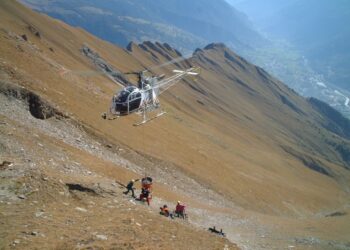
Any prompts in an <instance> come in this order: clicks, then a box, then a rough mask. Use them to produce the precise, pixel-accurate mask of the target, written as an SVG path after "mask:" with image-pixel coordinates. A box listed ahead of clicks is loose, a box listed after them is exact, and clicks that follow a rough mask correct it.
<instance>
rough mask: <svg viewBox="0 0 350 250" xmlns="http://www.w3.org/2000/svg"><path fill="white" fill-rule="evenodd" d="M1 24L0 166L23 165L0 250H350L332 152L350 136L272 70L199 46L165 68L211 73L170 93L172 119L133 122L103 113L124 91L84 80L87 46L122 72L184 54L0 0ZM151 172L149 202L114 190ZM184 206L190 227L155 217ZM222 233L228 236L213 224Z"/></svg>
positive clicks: (96, 79)
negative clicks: (110, 38) (122, 44)
mask: <svg viewBox="0 0 350 250" xmlns="http://www.w3.org/2000/svg"><path fill="white" fill-rule="evenodd" d="M0 20H1V22H0V44H1V46H0V86H1V88H0V90H1V94H0V101H1V102H0V104H1V111H0V117H1V124H0V131H1V139H0V150H1V151H0V152H1V158H0V161H5V160H6V161H9V162H12V163H13V165H12V166H6V167H5V166H4V167H2V168H1V169H0V176H1V191H0V194H1V196H0V198H1V203H0V209H1V213H0V216H1V223H2V226H1V229H0V236H1V237H0V238H1V239H3V240H2V241H1V242H0V248H5V249H7V248H12V247H14V246H16V247H18V248H22V249H28V248H40V247H44V248H57V249H62V248H83V249H84V248H85V249H88V248H101V249H103V248H107V249H109V248H114V249H155V248H156V249H166V248H169V249H174V248H180V249H224V248H225V247H226V248H229V249H234V248H236V246H235V245H234V244H233V243H230V242H229V241H228V240H230V241H231V242H235V243H238V245H239V246H240V247H241V248H246V249H263V248H265V249H281V248H287V247H288V246H292V245H293V246H298V247H301V248H303V247H305V248H306V247H311V248H319V249H327V247H328V248H329V246H332V247H334V248H339V249H346V248H347V247H349V242H348V236H349V233H350V227H349V225H350V223H348V222H349V215H348V214H349V203H348V200H349V193H348V192H349V187H348V183H349V180H350V175H349V171H348V170H347V168H348V167H349V162H346V160H344V158H343V157H342V156H341V154H340V153H339V152H338V151H337V150H336V147H334V145H338V144H341V143H343V144H344V145H349V142H348V141H347V140H346V139H343V138H341V137H339V136H338V135H336V134H333V133H331V132H330V131H328V130H326V129H325V128H323V127H322V125H321V121H324V119H325V118H324V117H323V116H322V115H321V114H320V113H318V112H317V111H316V110H314V109H313V107H312V106H311V105H310V104H309V103H308V102H307V101H306V100H305V99H303V98H302V97H300V96H298V95H297V94H296V93H294V92H293V91H292V90H290V89H288V88H287V87H286V86H285V85H283V84H282V83H281V82H279V81H278V80H277V79H274V78H273V77H271V76H270V75H269V74H268V73H266V72H265V71H264V70H263V69H261V68H258V67H256V66H254V65H252V64H250V63H249V62H247V61H246V60H244V59H243V58H241V57H239V56H238V55H236V54H234V53H233V52H232V51H230V50H229V49H227V48H226V47H225V46H224V45H222V44H211V45H208V46H207V47H206V48H204V49H198V50H197V51H196V52H195V53H194V54H193V57H192V58H190V59H188V60H186V61H183V62H181V63H177V64H176V65H168V66H167V67H164V68H158V69H155V70H154V71H155V72H154V73H158V74H161V73H164V74H167V75H169V74H171V70H172V69H173V68H174V67H179V68H187V67H190V66H191V65H196V66H200V67H201V69H202V71H201V75H200V76H199V77H198V78H197V79H191V78H188V79H185V80H184V81H182V82H181V83H179V84H178V85H177V86H176V87H173V88H172V89H171V91H168V92H167V93H165V94H164V95H163V96H162V97H161V102H162V105H163V107H164V108H165V110H167V112H168V114H167V115H166V116H165V117H161V118H159V119H157V120H156V121H152V122H150V123H148V124H146V125H145V126H141V127H137V128H135V127H133V126H132V123H133V122H135V121H136V120H138V119H139V117H137V116H136V115H132V116H130V117H124V118H122V119H117V120H114V121H106V120H103V119H101V118H100V115H101V113H102V112H104V111H105V110H106V109H107V107H108V106H109V102H110V97H111V95H112V94H113V93H114V92H115V91H116V90H117V89H119V88H120V87H119V86H118V85H116V84H115V83H114V82H113V81H111V80H110V79H109V78H108V77H106V76H104V75H103V74H76V73H75V72H77V71H78V72H86V71H94V70H96V68H95V66H94V64H93V63H92V62H91V61H90V60H89V59H88V58H87V57H86V56H84V55H83V53H82V52H81V49H82V47H83V46H88V47H89V48H91V49H92V50H94V51H96V52H97V53H98V54H99V56H100V57H101V58H103V59H104V60H105V61H106V62H108V63H109V64H110V65H113V67H114V68H115V69H117V70H118V71H120V72H127V71H135V70H141V69H144V68H145V67H151V66H153V65H159V64H161V63H164V62H166V61H169V59H171V58H174V57H178V56H179V54H178V52H177V51H176V50H174V49H172V48H170V47H169V46H167V45H163V44H159V43H154V44H153V43H149V42H145V43H143V44H141V45H136V44H130V45H129V46H128V50H124V49H121V48H118V47H115V46H113V45H112V44H109V43H107V42H104V41H102V40H99V39H97V38H96V37H93V36H92V35H90V34H88V33H87V32H85V31H83V30H81V29H77V28H72V27H70V26H68V25H66V24H64V23H62V22H59V21H57V20H53V19H51V18H49V17H47V16H45V15H41V14H38V13H34V12H32V11H30V10H28V9H27V8H25V7H23V6H21V5H20V4H18V3H16V2H14V1H3V2H1V3H0ZM131 80H133V79H131ZM33 114H35V117H36V118H35V117H33ZM37 118H41V119H37ZM343 144H342V145H343ZM0 163H1V162H0ZM344 166H345V167H344ZM346 167H347V168H346ZM145 174H150V175H152V176H153V177H154V178H155V180H156V183H155V193H154V197H155V198H154V202H153V205H152V206H151V207H149V208H148V207H144V206H142V205H140V204H137V203H134V202H133V201H130V200H129V199H128V198H127V197H123V195H122V193H121V189H119V187H118V185H117V184H116V183H115V180H117V181H118V182H123V183H125V182H127V180H129V179H130V178H133V177H140V176H142V175H145ZM67 183H74V184H79V185H82V186H84V187H86V188H87V189H86V190H93V192H80V191H77V190H69V187H68V186H67V185H66V184H67ZM178 199H180V200H182V201H185V202H186V203H187V204H188V205H189V208H190V209H189V213H190V220H189V221H187V222H183V221H179V220H176V221H169V220H166V218H162V217H159V216H158V215H157V212H158V208H159V206H160V205H162V204H163V203H169V204H172V203H173V202H174V201H176V200H178ZM334 214H335V215H340V216H331V215H334ZM213 225H217V226H218V227H222V228H223V229H224V231H226V232H227V236H228V240H227V239H224V238H220V237H216V236H215V235H211V234H209V233H207V232H206V231H205V230H203V229H205V228H207V227H209V226H213ZM54 229H56V230H54ZM330 231H331V232H330Z"/></svg>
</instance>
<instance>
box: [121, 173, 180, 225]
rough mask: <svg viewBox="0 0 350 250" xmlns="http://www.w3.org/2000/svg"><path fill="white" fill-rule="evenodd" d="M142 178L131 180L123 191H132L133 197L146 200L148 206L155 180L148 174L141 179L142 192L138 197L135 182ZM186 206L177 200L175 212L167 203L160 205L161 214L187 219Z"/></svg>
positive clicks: (126, 192)
mask: <svg viewBox="0 0 350 250" xmlns="http://www.w3.org/2000/svg"><path fill="white" fill-rule="evenodd" d="M139 180H140V179H132V180H131V181H129V183H128V184H127V185H126V186H125V187H126V191H125V192H123V193H124V194H128V193H129V192H131V195H132V197H133V198H135V199H136V200H139V201H146V202H147V204H148V206H149V205H150V201H151V199H152V183H153V180H152V178H151V177H149V176H147V177H144V178H142V179H141V193H140V196H139V197H136V195H135V187H134V185H135V183H136V182H138V181H139ZM185 208H186V206H185V205H184V204H182V203H181V202H180V201H178V202H177V204H176V207H175V210H174V211H173V212H170V210H169V208H168V206H167V205H166V204H165V205H164V206H163V207H160V214H161V215H164V216H166V217H170V218H172V219H173V218H174V216H176V217H179V218H183V219H186V218H187V214H186V212H185Z"/></svg>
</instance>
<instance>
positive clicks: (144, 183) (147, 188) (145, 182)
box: [124, 176, 153, 206]
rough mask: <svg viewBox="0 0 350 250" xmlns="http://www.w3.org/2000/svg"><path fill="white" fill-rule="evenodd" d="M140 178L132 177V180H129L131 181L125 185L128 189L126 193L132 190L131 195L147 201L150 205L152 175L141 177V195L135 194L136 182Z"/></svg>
mask: <svg viewBox="0 0 350 250" xmlns="http://www.w3.org/2000/svg"><path fill="white" fill-rule="evenodd" d="M139 180H140V179H136V180H134V179H132V180H131V181H129V183H128V184H127V185H126V186H125V187H126V191H125V192H124V194H128V193H129V192H131V195H132V197H133V198H135V199H136V200H139V201H146V202H147V204H148V206H149V205H150V201H151V199H152V183H153V180H152V178H151V177H149V176H147V177H144V178H142V179H141V193H140V196H139V197H136V196H135V188H134V184H135V182H137V181H139Z"/></svg>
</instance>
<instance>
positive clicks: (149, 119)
mask: <svg viewBox="0 0 350 250" xmlns="http://www.w3.org/2000/svg"><path fill="white" fill-rule="evenodd" d="M164 114H166V112H165V111H162V112H160V113H158V114H157V115H156V116H153V117H151V118H148V119H147V118H146V117H144V118H143V120H142V121H141V122H138V123H134V126H140V125H142V124H145V123H147V122H149V121H152V120H154V119H156V118H158V117H160V116H162V115H164Z"/></svg>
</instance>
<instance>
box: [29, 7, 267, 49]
mask: <svg viewBox="0 0 350 250" xmlns="http://www.w3.org/2000/svg"><path fill="white" fill-rule="evenodd" d="M22 2H23V3H25V4H27V5H28V6H30V7H32V8H33V9H35V10H37V11H40V12H44V13H47V14H48V15H50V16H52V17H55V18H58V19H60V20H63V21H64V22H66V23H68V24H70V25H73V26H79V27H82V28H84V29H85V30H87V31H89V32H91V33H93V34H95V35H97V36H99V37H101V38H103V39H105V40H108V41H110V42H112V43H115V44H118V45H121V46H124V47H125V46H126V45H127V44H128V43H129V42H130V41H135V42H139V43H140V42H143V41H146V40H149V41H160V42H167V43H169V44H170V45H172V46H174V47H176V48H177V49H178V50H180V51H182V52H188V51H193V50H194V49H196V48H198V47H202V46H204V45H206V44H208V43H209V42H213V41H220V42H225V43H226V44H228V45H230V46H231V47H232V48H235V49H238V50H240V49H242V48H243V47H250V46H251V47H252V46H258V45H259V44H261V43H264V42H266V41H265V40H264V39H263V38H262V36H260V35H259V33H257V32H256V31H255V30H254V29H253V26H252V25H251V24H250V23H249V21H248V18H247V17H246V16H245V15H244V14H243V13H241V12H238V11H237V10H236V9H235V8H233V7H232V6H230V5H229V4H228V3H226V2H225V1H224V0H218V1H211V0H193V1H185V0H168V1H161V0H144V1H138V0H100V1H94V0H87V1H82V0H78V1H70V0H60V1H45V0H22Z"/></svg>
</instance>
